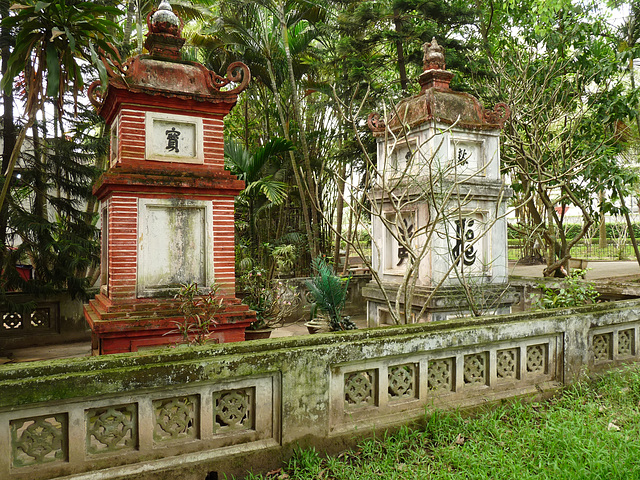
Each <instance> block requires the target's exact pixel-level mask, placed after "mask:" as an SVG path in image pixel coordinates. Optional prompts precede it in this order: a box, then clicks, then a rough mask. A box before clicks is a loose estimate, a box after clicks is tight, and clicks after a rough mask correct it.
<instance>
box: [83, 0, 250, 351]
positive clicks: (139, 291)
mask: <svg viewBox="0 0 640 480" xmlns="http://www.w3.org/2000/svg"><path fill="white" fill-rule="evenodd" d="M148 24H149V34H148V37H147V41H146V44H145V46H146V47H147V50H148V51H149V52H150V54H149V55H138V56H135V57H133V58H130V59H129V60H127V61H126V62H125V63H124V64H121V63H120V62H118V61H116V60H113V59H104V63H105V66H107V70H108V74H109V82H108V87H107V91H106V93H105V94H104V95H99V94H98V89H97V87H98V86H99V85H97V84H94V85H92V86H91V87H90V89H89V96H90V99H91V100H92V103H94V105H96V107H97V108H98V112H99V113H100V115H101V116H103V117H104V118H105V120H106V122H107V125H109V126H110V127H111V153H110V161H109V168H108V170H107V171H106V172H105V173H104V174H103V175H102V177H101V178H100V179H99V180H98V182H97V184H96V185H95V187H94V194H95V195H96V196H97V197H98V199H99V200H100V202H101V211H102V281H101V289H100V293H99V294H98V295H96V297H95V298H94V299H93V300H91V301H90V303H89V305H86V306H85V318H86V319H87V322H88V323H89V325H90V327H91V330H92V332H93V350H94V353H96V354H108V353H119V352H131V351H137V350H138V349H139V348H141V347H149V346H157V345H163V344H171V343H175V342H179V341H180V340H182V335H181V334H180V333H179V332H178V331H177V329H176V322H179V321H182V320H183V317H182V315H181V314H180V312H179V310H178V302H177V301H176V300H174V298H173V296H174V294H175V293H176V291H177V288H178V287H179V285H180V284H181V283H189V282H197V283H198V284H199V285H200V286H201V287H207V286H210V285H211V284H212V283H213V282H214V281H215V283H217V284H218V285H219V286H220V291H219V292H220V295H221V296H222V297H223V299H224V308H223V310H222V311H221V312H220V313H219V314H218V315H217V316H216V320H217V322H218V323H217V325H216V326H215V327H214V328H213V329H212V330H211V336H210V337H211V339H212V340H213V341H218V342H232V341H241V340H244V330H245V328H246V327H247V326H248V325H249V323H250V322H251V321H253V320H255V312H252V311H250V310H249V309H248V307H246V306H245V305H241V304H240V301H239V300H238V299H237V298H236V297H235V252H234V223H233V222H234V198H235V196H236V195H237V194H238V193H239V191H240V190H241V189H242V188H243V187H244V184H243V182H241V181H239V180H237V179H236V177H234V176H233V175H231V174H230V173H229V172H227V171H226V170H224V158H223V153H224V142H223V119H224V117H225V115H226V114H227V113H229V111H230V110H231V108H232V107H233V106H234V105H235V103H236V101H237V97H238V94H239V93H240V92H241V91H242V90H244V88H245V87H246V85H247V84H248V82H249V80H250V73H249V69H248V68H247V67H246V66H245V65H244V64H242V63H239V62H237V63H235V64H232V65H230V66H229V68H228V70H227V76H226V78H223V77H221V76H219V75H217V74H216V73H214V72H212V71H209V70H208V69H206V68H205V67H204V66H202V65H200V64H197V63H193V62H184V61H181V60H180V48H181V47H182V44H183V43H184V39H182V38H181V35H180V34H181V22H180V20H179V19H178V17H177V16H176V15H175V14H173V12H172V11H171V7H170V6H169V5H168V3H166V2H162V3H161V5H160V7H159V10H157V11H156V12H154V13H153V15H150V17H149V20H148ZM225 87H226V88H227V90H222V89H223V88H225Z"/></svg>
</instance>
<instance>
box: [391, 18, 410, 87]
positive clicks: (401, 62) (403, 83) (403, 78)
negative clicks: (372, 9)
mask: <svg viewBox="0 0 640 480" xmlns="http://www.w3.org/2000/svg"><path fill="white" fill-rule="evenodd" d="M393 25H394V26H395V29H396V34H397V38H396V42H395V43H396V54H397V55H398V74H399V75H400V87H402V91H403V92H404V93H405V94H406V93H407V90H408V87H409V80H408V79H407V67H406V62H405V58H404V49H403V47H402V38H400V36H401V35H402V18H401V17H400V9H398V8H394V9H393Z"/></svg>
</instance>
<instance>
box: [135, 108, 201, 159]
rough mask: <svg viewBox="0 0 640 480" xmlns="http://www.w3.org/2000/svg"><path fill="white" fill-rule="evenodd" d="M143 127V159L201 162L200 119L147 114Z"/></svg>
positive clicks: (185, 116)
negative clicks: (144, 153)
mask: <svg viewBox="0 0 640 480" xmlns="http://www.w3.org/2000/svg"><path fill="white" fill-rule="evenodd" d="M145 124H146V133H145V138H146V140H145V141H146V158H147V160H156V161H163V162H181V163H203V162H204V154H203V142H204V140H203V134H202V132H203V128H202V119H201V118H198V117H190V116H187V115H175V114H165V113H157V112H147V114H146V117H145Z"/></svg>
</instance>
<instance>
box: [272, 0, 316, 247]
mask: <svg viewBox="0 0 640 480" xmlns="http://www.w3.org/2000/svg"><path fill="white" fill-rule="evenodd" d="M278 20H279V22H280V28H281V31H282V43H283V46H284V52H285V56H286V58H287V67H288V71H289V81H290V82H291V99H292V100H293V114H294V117H295V120H296V122H297V123H298V132H299V135H300V146H301V148H302V156H303V159H304V164H305V165H304V166H305V170H306V172H305V174H306V178H305V182H306V190H307V192H300V196H301V197H302V196H303V195H305V193H306V194H307V195H308V196H309V198H310V200H311V201H310V207H311V231H312V238H310V239H309V251H310V252H311V256H312V257H316V256H317V255H319V254H320V251H319V249H318V242H319V240H320V224H319V223H318V210H317V209H318V208H319V202H318V201H317V200H318V199H317V195H316V193H317V189H316V185H315V181H314V179H313V170H312V168H311V158H310V156H309V146H308V144H307V136H306V133H305V129H304V124H303V120H302V110H301V108H300V100H299V98H298V88H297V82H296V77H295V74H294V71H293V58H292V56H291V51H290V49H289V29H288V27H287V21H286V20H287V19H286V16H285V11H284V2H282V1H279V2H278Z"/></svg>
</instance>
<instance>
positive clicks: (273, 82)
mask: <svg viewBox="0 0 640 480" xmlns="http://www.w3.org/2000/svg"><path fill="white" fill-rule="evenodd" d="M267 71H268V72H269V79H270V81H271V87H272V88H273V92H274V95H275V96H276V99H275V100H276V109H277V110H278V116H279V117H280V123H281V124H282V131H283V132H284V138H285V139H287V140H289V141H291V135H290V134H289V122H288V121H287V119H286V117H285V115H284V111H283V109H282V104H281V103H280V99H279V98H277V92H278V85H277V82H276V75H275V73H274V71H273V64H272V63H271V60H270V59H267ZM289 159H290V160H291V169H292V170H293V177H294V178H295V179H296V185H297V187H298V192H299V193H300V204H301V208H302V216H303V218H304V224H305V229H306V231H307V238H308V241H309V242H311V240H312V238H313V229H312V227H311V219H310V218H309V209H308V208H307V200H306V197H305V195H304V184H303V182H302V178H300V172H299V171H298V162H297V161H296V156H295V154H294V153H293V150H289ZM309 250H310V251H311V252H312V254H313V251H312V250H311V248H310V249H309Z"/></svg>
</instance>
